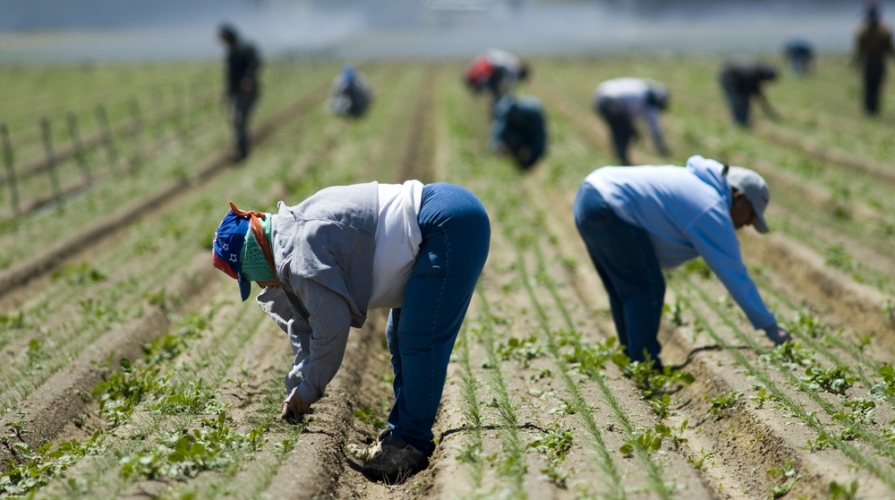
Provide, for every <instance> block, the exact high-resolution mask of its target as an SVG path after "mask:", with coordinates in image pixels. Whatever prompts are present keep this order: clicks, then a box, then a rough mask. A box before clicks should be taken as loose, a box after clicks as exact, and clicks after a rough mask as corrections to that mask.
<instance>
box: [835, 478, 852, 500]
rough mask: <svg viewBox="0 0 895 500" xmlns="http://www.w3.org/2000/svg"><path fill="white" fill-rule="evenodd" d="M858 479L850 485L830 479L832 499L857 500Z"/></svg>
mask: <svg viewBox="0 0 895 500" xmlns="http://www.w3.org/2000/svg"><path fill="white" fill-rule="evenodd" d="M857 498H858V480H857V479H853V480H852V482H851V484H849V485H848V486H846V485H844V484H839V483H837V482H836V481H830V500H857Z"/></svg>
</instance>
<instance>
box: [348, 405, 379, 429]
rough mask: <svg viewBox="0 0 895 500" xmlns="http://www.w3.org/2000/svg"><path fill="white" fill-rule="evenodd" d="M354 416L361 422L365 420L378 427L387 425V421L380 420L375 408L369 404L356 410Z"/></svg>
mask: <svg viewBox="0 0 895 500" xmlns="http://www.w3.org/2000/svg"><path fill="white" fill-rule="evenodd" d="M354 418H356V419H358V420H360V421H361V422H363V423H365V424H367V425H372V426H373V427H374V428H376V429H380V428H384V427H385V422H383V421H382V420H380V419H379V418H378V417H377V416H376V412H375V410H373V409H372V408H370V407H369V406H364V407H363V408H361V409H360V410H354Z"/></svg>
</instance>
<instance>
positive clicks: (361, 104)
mask: <svg viewBox="0 0 895 500" xmlns="http://www.w3.org/2000/svg"><path fill="white" fill-rule="evenodd" d="M372 99H373V96H372V93H371V92H370V85H369V84H368V83H367V78H366V77H365V76H364V74H363V73H361V72H360V71H358V70H357V68H356V67H355V66H354V65H353V64H346V65H345V66H343V67H342V71H341V72H340V73H339V76H337V77H336V79H335V80H334V81H333V86H332V90H331V92H330V97H329V102H328V103H327V107H328V108H329V111H330V113H332V114H334V115H341V116H350V117H353V118H358V117H361V116H363V114H364V113H366V112H367V108H368V107H369V106H370V101H372Z"/></svg>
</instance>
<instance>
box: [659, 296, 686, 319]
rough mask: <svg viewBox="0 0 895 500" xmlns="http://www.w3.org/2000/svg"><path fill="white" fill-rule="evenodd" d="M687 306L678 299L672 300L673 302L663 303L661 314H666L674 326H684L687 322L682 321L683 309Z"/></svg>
mask: <svg viewBox="0 0 895 500" xmlns="http://www.w3.org/2000/svg"><path fill="white" fill-rule="evenodd" d="M686 309H687V306H686V304H685V303H684V302H682V301H681V300H680V299H677V300H675V301H674V303H673V304H665V305H663V306H662V314H664V315H665V316H668V318H669V321H671V324H672V325H674V326H684V325H686V324H687V322H686V321H684V311H686Z"/></svg>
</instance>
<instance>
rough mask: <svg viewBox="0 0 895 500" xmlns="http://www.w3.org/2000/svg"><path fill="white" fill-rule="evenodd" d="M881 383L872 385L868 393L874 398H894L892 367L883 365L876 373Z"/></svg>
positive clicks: (894, 384)
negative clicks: (880, 378)
mask: <svg viewBox="0 0 895 500" xmlns="http://www.w3.org/2000/svg"><path fill="white" fill-rule="evenodd" d="M877 373H878V374H879V376H880V377H882V379H883V381H882V382H880V383H878V384H876V385H874V386H873V387H872V388H871V389H870V393H871V394H873V395H874V396H876V397H880V398H881V397H886V396H889V397H892V396H895V368H892V365H883V366H881V367H879V370H878V371H877Z"/></svg>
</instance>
